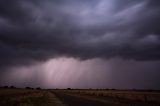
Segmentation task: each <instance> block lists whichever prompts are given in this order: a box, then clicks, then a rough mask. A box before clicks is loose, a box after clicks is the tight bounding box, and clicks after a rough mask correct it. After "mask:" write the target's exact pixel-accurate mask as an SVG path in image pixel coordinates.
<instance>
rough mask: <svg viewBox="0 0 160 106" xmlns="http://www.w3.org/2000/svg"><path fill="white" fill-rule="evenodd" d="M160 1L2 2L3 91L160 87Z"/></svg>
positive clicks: (0, 82)
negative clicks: (8, 87) (7, 88)
mask: <svg viewBox="0 0 160 106" xmlns="http://www.w3.org/2000/svg"><path fill="white" fill-rule="evenodd" d="M159 19H160V1H159V0H0V86H4V85H14V86H17V87H26V86H31V87H42V88H68V87H70V88H117V89H160V80H159V77H160V20H159Z"/></svg>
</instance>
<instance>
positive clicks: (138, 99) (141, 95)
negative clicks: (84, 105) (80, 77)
mask: <svg viewBox="0 0 160 106" xmlns="http://www.w3.org/2000/svg"><path fill="white" fill-rule="evenodd" d="M54 92H58V90H57V91H54ZM59 92H63V93H65V94H69V95H77V96H81V97H85V98H88V99H91V98H92V99H96V100H99V101H102V102H110V103H111V104H112V103H116V104H118V105H120V104H136V105H138V104H139V105H140V104H141V105H145V106H160V92H159V91H147V90H146V91H145V90H141V91H138V90H94V89H86V90H80V89H79V90H78V89H72V90H71V89H67V90H59ZM139 105H138V106H139Z"/></svg>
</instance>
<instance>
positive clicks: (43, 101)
mask: <svg viewBox="0 0 160 106" xmlns="http://www.w3.org/2000/svg"><path fill="white" fill-rule="evenodd" d="M55 94H62V95H63V94H66V95H64V96H67V95H73V96H77V97H82V98H86V99H87V100H88V99H92V100H96V101H99V102H106V103H107V104H111V106H130V105H133V104H134V105H133V106H160V92H159V91H134V90H130V91H129V90H94V89H86V90H74V89H68V90H67V89H65V90H36V89H17V88H12V89H11V88H0V106H65V105H64V104H63V103H62V102H63V101H60V99H59V98H57V97H56V96H55ZM62 98H63V96H62ZM67 98H69V96H67Z"/></svg>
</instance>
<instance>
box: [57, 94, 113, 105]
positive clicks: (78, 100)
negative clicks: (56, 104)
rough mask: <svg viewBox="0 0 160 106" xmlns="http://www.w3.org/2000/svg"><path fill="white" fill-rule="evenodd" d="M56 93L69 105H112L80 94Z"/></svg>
mask: <svg viewBox="0 0 160 106" xmlns="http://www.w3.org/2000/svg"><path fill="white" fill-rule="evenodd" d="M55 95H56V96H57V97H58V98H59V99H60V100H61V101H62V102H63V103H64V104H66V105H67V106H110V105H108V104H105V103H102V102H99V101H95V100H90V99H86V98H82V97H78V96H72V95H67V94H63V93H55Z"/></svg>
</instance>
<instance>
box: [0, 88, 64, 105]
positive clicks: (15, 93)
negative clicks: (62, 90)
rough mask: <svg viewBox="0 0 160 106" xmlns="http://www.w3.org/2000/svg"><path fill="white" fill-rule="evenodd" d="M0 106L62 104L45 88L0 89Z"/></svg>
mask: <svg viewBox="0 0 160 106" xmlns="http://www.w3.org/2000/svg"><path fill="white" fill-rule="evenodd" d="M0 106H64V104H63V103H61V101H59V99H58V98H56V97H55V95H54V94H52V93H50V92H48V91H46V90H28V89H9V88H8V89H3V88H1V89H0Z"/></svg>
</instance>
